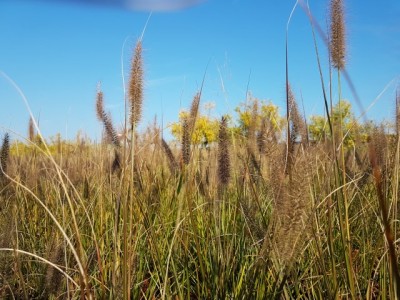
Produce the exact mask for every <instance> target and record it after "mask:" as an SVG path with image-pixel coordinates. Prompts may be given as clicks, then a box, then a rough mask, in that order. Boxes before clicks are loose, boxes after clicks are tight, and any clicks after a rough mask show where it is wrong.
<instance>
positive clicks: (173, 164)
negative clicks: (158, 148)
mask: <svg viewBox="0 0 400 300" xmlns="http://www.w3.org/2000/svg"><path fill="white" fill-rule="evenodd" d="M161 145H162V148H163V150H164V152H165V155H166V156H167V158H168V162H169V166H170V169H171V171H172V172H175V170H177V169H178V164H177V163H176V160H175V157H174V154H173V153H172V151H171V148H170V147H169V145H168V144H167V142H166V141H165V140H164V139H163V138H162V139H161Z"/></svg>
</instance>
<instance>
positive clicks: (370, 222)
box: [0, 0, 400, 299]
mask: <svg viewBox="0 0 400 300" xmlns="http://www.w3.org/2000/svg"><path fill="white" fill-rule="evenodd" d="M342 5H343V2H342V1H339V0H333V1H332V2H331V10H330V11H331V18H330V19H331V29H330V31H331V32H330V33H329V36H330V40H329V41H328V43H327V44H328V50H330V62H331V66H332V67H333V69H334V70H335V71H337V73H338V77H337V78H338V79H337V80H338V84H337V86H338V93H337V94H338V97H339V99H338V100H341V94H342V92H341V84H340V80H341V74H342V73H341V72H344V70H345V58H346V55H345V49H346V45H345V43H346V41H345V20H344V8H343V6H342ZM306 11H307V12H308V13H309V17H310V20H311V25H312V26H311V31H312V34H313V36H314V42H315V44H314V45H315V50H316V57H317V61H318V65H319V72H320V76H321V87H322V95H321V99H322V100H321V106H324V108H325V110H326V115H327V122H328V127H329V131H328V132H327V133H326V135H324V136H323V138H321V139H320V140H317V139H314V140H311V139H310V137H311V136H310V134H309V133H308V127H307V124H306V121H305V119H304V117H303V116H302V115H301V113H300V110H299V108H298V104H297V101H296V97H295V93H294V91H293V90H292V89H291V87H290V84H289V71H290V69H289V58H290V56H289V48H288V44H287V47H286V59H287V62H286V75H287V80H286V81H287V82H286V92H287V93H286V97H287V99H286V100H287V112H286V120H287V122H286V128H285V129H277V128H275V127H274V126H273V125H272V124H271V120H269V119H268V118H266V117H265V116H262V115H260V107H259V106H258V103H256V102H255V103H253V105H252V107H251V108H250V112H249V115H250V121H249V123H248V124H247V125H248V126H247V127H246V128H239V127H234V128H233V127H232V122H231V121H230V119H229V118H228V117H226V116H224V117H222V118H221V121H220V122H219V128H218V133H217V135H218V139H217V142H216V143H212V144H211V145H208V146H207V148H205V147H202V146H200V145H196V144H195V143H193V139H192V137H193V134H194V133H195V132H194V131H195V128H196V126H195V125H196V122H197V121H198V119H199V118H198V115H199V107H200V100H201V90H200V92H198V93H196V94H195V96H194V98H193V101H192V104H191V107H190V110H189V113H188V114H187V115H186V116H185V117H184V118H183V120H182V131H181V133H182V135H181V137H180V140H179V141H177V143H175V144H172V143H169V142H168V141H166V140H165V139H164V138H162V137H161V136H160V131H159V129H158V125H157V124H155V125H153V126H150V128H148V130H146V131H145V132H138V130H137V126H138V124H139V122H140V121H141V115H142V106H143V100H144V99H143V95H144V91H143V84H144V79H143V58H142V40H141V39H140V40H139V41H138V43H137V44H136V47H135V50H134V53H133V58H132V65H131V78H130V81H129V85H128V88H127V91H128V95H127V97H126V98H127V101H128V104H129V105H127V106H126V108H127V109H128V111H127V112H126V114H125V115H126V117H127V119H126V120H125V124H126V127H127V128H124V137H123V138H124V142H123V143H122V142H121V140H120V136H119V135H118V133H117V131H116V129H115V127H114V124H113V122H112V118H111V115H110V114H109V113H107V112H106V111H105V110H104V101H105V97H104V95H103V93H102V91H101V90H100V89H98V91H97V95H96V103H95V105H96V114H97V117H98V120H99V121H100V123H101V125H102V126H103V129H104V139H103V141H102V142H101V143H93V142H90V141H89V140H82V139H79V140H78V139H77V140H76V141H74V142H67V141H62V140H61V139H58V140H57V141H55V142H54V143H53V144H48V143H46V142H45V140H44V139H43V138H42V136H41V135H40V130H39V128H38V126H37V123H36V122H35V120H34V119H33V118H32V119H31V120H30V121H29V126H28V138H27V140H26V143H22V142H16V141H12V140H10V136H9V134H8V133H6V134H5V135H4V138H3V140H2V144H1V145H2V146H1V150H0V166H1V172H0V226H1V229H2V230H1V231H0V298H6V299H8V298H11V299H12V298H15V299H20V298H26V299H57V298H81V299H85V298H87V299H122V298H123V299H342V298H357V299H395V298H396V297H399V295H400V292H399V289H400V284H399V281H400V279H399V271H398V267H397V266H398V257H397V250H398V249H397V248H398V240H397V237H398V235H399V232H398V227H399V226H397V222H398V216H397V211H398V200H397V199H398V190H399V189H398V187H399V176H398V175H399V168H398V165H399V160H400V159H399V157H400V151H399V150H400V139H399V134H398V123H399V108H398V102H399V96H398V95H396V99H395V103H394V107H395V109H396V117H395V118H394V123H396V124H397V126H396V130H395V131H394V132H393V133H392V132H388V130H387V128H384V127H379V126H377V127H374V128H371V129H370V130H369V131H368V132H361V129H360V128H358V127H356V126H354V128H353V130H354V131H353V132H352V133H353V135H354V136H355V137H360V136H362V135H367V138H365V139H362V138H354V139H353V142H354V143H353V144H352V145H351V147H350V146H348V145H347V144H346V143H345V136H346V135H347V133H346V132H344V130H343V120H339V121H338V122H337V121H335V120H333V119H332V118H331V116H332V113H333V111H332V106H331V107H329V105H328V102H329V100H330V99H329V94H333V93H327V92H326V87H325V79H324V76H323V75H324V74H325V73H328V72H329V74H328V75H329V78H330V81H329V85H330V86H331V85H332V84H333V82H332V81H333V79H332V77H333V76H330V70H328V72H325V71H324V70H323V69H322V67H321V66H322V64H321V61H320V56H319V49H318V47H317V37H316V36H315V34H314V30H315V28H316V26H317V25H316V23H315V21H314V19H313V17H312V15H311V12H310V11H309V10H308V9H307V10H306ZM202 88H203V86H202ZM332 101H333V100H332ZM339 103H340V102H339ZM127 133H128V134H127ZM127 135H129V136H130V137H129V136H127Z"/></svg>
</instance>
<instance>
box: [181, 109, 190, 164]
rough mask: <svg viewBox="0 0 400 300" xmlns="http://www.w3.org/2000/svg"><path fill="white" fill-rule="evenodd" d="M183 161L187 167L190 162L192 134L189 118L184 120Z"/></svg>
mask: <svg viewBox="0 0 400 300" xmlns="http://www.w3.org/2000/svg"><path fill="white" fill-rule="evenodd" d="M182 161H183V163H184V164H185V165H188V164H189V162H190V132H189V120H188V118H187V117H184V118H183V120H182Z"/></svg>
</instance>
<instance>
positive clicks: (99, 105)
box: [96, 90, 105, 121]
mask: <svg viewBox="0 0 400 300" xmlns="http://www.w3.org/2000/svg"><path fill="white" fill-rule="evenodd" d="M104 114H105V113H104V100H103V92H102V91H100V90H98V91H97V95H96V115H97V119H98V120H99V121H103V117H104Z"/></svg>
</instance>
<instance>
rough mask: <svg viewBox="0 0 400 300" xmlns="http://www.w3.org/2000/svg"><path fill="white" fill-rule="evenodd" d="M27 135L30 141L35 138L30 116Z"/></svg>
mask: <svg viewBox="0 0 400 300" xmlns="http://www.w3.org/2000/svg"><path fill="white" fill-rule="evenodd" d="M28 136H29V140H30V141H31V142H33V141H34V140H35V127H34V125H33V120H32V118H29V127H28Z"/></svg>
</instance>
